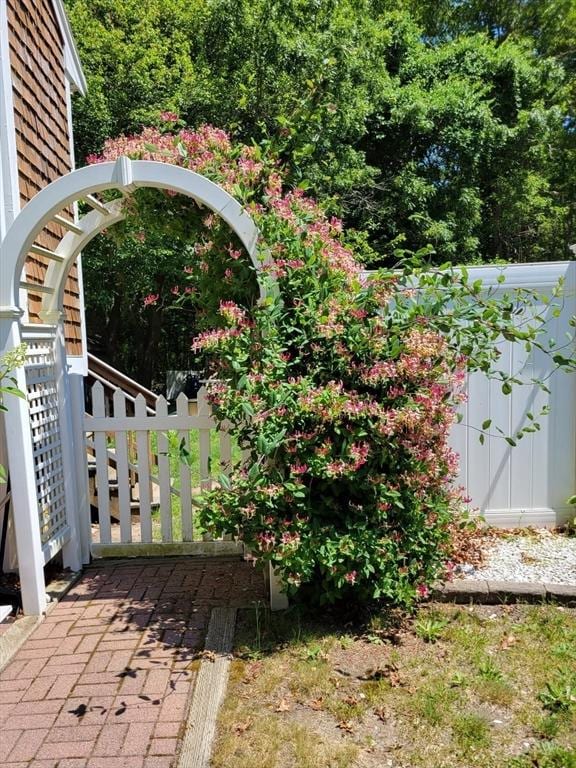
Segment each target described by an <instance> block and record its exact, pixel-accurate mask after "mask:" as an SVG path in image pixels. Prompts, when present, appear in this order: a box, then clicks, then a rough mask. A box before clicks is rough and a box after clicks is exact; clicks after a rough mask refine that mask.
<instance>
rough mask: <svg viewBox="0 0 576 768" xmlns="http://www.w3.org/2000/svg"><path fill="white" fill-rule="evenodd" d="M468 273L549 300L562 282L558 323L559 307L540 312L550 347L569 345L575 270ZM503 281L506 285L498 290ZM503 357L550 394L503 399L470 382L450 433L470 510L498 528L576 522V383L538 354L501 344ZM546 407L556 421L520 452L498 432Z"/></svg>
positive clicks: (563, 266)
mask: <svg viewBox="0 0 576 768" xmlns="http://www.w3.org/2000/svg"><path fill="white" fill-rule="evenodd" d="M470 273H471V279H482V281H483V282H484V285H485V286H486V287H488V286H495V287H497V289H498V291H499V292H504V291H506V290H508V289H510V288H513V287H525V288H531V289H534V290H536V291H537V292H538V293H540V294H544V295H545V296H547V297H551V294H552V291H553V288H554V286H555V285H556V284H557V282H558V280H559V278H564V280H565V284H564V296H563V299H562V307H561V312H560V314H559V316H555V307H554V304H553V303H551V304H547V303H545V302H542V303H541V304H540V306H539V307H538V309H540V310H541V311H542V312H544V313H545V314H546V318H547V323H546V330H547V334H546V337H547V339H554V340H555V341H556V344H557V346H558V348H560V347H561V346H563V345H566V343H567V336H566V334H569V333H570V332H571V331H573V330H574V329H573V328H571V327H570V325H569V323H570V318H571V317H572V316H574V315H576V263H575V262H557V263H544V264H518V265H513V266H508V267H506V268H504V270H502V269H501V268H492V267H481V268H475V269H471V270H470ZM502 273H503V274H504V275H505V278H506V280H505V283H503V284H502V285H499V284H498V283H497V278H498V276H499V275H500V274H502ZM557 304H558V302H556V306H557ZM500 350H501V353H502V356H501V360H500V363H499V366H500V367H501V368H503V369H505V370H507V371H508V372H510V373H515V374H518V375H519V377H520V378H522V379H528V380H530V379H531V378H540V379H545V380H546V384H547V386H548V388H549V389H550V393H549V394H547V393H546V392H543V391H542V390H541V389H539V388H538V387H537V386H536V385H529V386H523V387H515V388H514V389H513V391H512V393H511V394H510V395H504V394H503V393H502V389H501V384H499V383H498V382H497V381H489V380H488V379H487V378H486V377H485V376H484V375H483V374H473V375H471V376H470V377H469V380H468V403H467V404H466V406H465V407H464V408H463V410H462V414H463V420H462V423H461V424H457V425H455V426H454V428H453V431H452V446H453V448H454V449H455V450H456V451H457V452H458V453H459V454H460V478H459V482H460V484H461V485H463V486H464V488H465V489H466V491H467V494H468V496H470V497H471V499H472V500H471V503H470V507H471V508H472V509H478V510H479V511H480V512H481V513H482V514H483V515H484V516H485V517H486V519H487V520H488V521H489V522H490V523H491V524H493V525H500V526H518V525H548V526H550V525H557V524H559V523H561V522H563V521H565V520H566V519H567V518H568V517H569V515H570V514H572V515H574V514H576V510H575V509H574V507H570V506H569V505H567V503H566V501H567V499H568V498H569V497H570V496H572V495H573V494H574V493H576V375H574V374H566V373H562V372H555V373H552V370H553V367H554V366H553V363H552V361H551V359H550V357H548V356H547V355H545V354H543V353H542V352H539V351H537V350H536V351H534V352H532V353H530V354H528V353H527V352H526V351H525V349H524V348H523V346H522V345H521V344H511V343H509V342H505V341H503V342H502V343H501V345H500ZM562 352H563V354H564V355H566V356H570V355H574V352H575V350H574V348H573V346H570V347H568V348H564V349H563V350H562ZM545 405H547V406H549V407H550V414H549V415H548V416H544V417H542V418H541V419H540V430H539V431H536V432H534V433H533V434H528V435H526V436H525V437H523V439H522V440H520V441H519V442H518V444H517V446H516V447H511V446H509V445H508V444H507V443H506V441H505V440H504V439H503V437H502V436H501V435H499V434H498V433H497V432H496V430H495V428H494V427H495V426H500V427H501V428H502V429H503V430H504V431H505V432H506V433H507V434H509V435H514V434H515V433H517V432H518V430H519V429H521V428H522V427H523V426H525V425H526V424H529V423H530V421H529V417H528V416H527V414H528V413H531V414H534V415H536V414H538V413H539V412H540V410H541V408H542V406H545ZM488 419H491V420H492V426H491V427H490V430H489V436H487V437H486V440H485V443H484V445H481V444H480V442H479V439H478V438H479V435H480V430H481V427H482V423H483V422H484V421H486V420H488Z"/></svg>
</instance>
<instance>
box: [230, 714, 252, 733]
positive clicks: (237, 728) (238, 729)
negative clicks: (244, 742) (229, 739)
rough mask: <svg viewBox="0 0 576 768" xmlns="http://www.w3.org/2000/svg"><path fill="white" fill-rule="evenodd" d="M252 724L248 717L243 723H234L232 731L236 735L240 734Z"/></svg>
mask: <svg viewBox="0 0 576 768" xmlns="http://www.w3.org/2000/svg"><path fill="white" fill-rule="evenodd" d="M251 725H252V720H250V718H248V720H245V721H244V722H243V723H236V725H235V726H234V731H235V733H236V734H237V735H238V736H242V734H243V733H246V731H247V730H248V729H249V728H250V726H251Z"/></svg>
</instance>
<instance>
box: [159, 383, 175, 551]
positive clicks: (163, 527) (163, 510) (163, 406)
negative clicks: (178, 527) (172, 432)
mask: <svg viewBox="0 0 576 768" xmlns="http://www.w3.org/2000/svg"><path fill="white" fill-rule="evenodd" d="M156 414H157V415H158V416H159V417H160V418H161V417H163V416H168V402H167V401H166V398H165V397H162V396H160V397H159V398H158V400H157V401H156ZM156 434H157V436H158V480H159V482H160V532H161V535H162V541H172V494H171V492H170V486H171V484H170V443H169V440H168V434H167V432H164V431H160V430H159V431H158V432H157V433H156Z"/></svg>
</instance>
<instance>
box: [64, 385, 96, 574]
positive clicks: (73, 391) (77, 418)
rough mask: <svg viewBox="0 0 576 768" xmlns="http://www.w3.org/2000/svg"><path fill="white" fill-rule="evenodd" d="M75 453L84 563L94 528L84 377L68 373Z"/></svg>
mask: <svg viewBox="0 0 576 768" xmlns="http://www.w3.org/2000/svg"><path fill="white" fill-rule="evenodd" d="M68 383H69V387H70V404H71V411H72V431H73V444H74V455H75V456H76V491H77V503H78V510H77V511H78V516H77V520H78V534H79V537H80V553H81V557H82V563H83V564H86V563H89V562H90V544H91V543H92V529H91V525H90V492H89V490H88V487H89V483H88V453H87V450H86V434H85V432H84V408H85V406H84V378H83V377H82V376H78V375H77V374H73V375H70V374H69V375H68Z"/></svg>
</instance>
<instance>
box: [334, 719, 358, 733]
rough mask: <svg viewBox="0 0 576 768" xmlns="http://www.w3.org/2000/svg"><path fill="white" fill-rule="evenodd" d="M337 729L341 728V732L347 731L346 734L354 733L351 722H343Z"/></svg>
mask: <svg viewBox="0 0 576 768" xmlns="http://www.w3.org/2000/svg"><path fill="white" fill-rule="evenodd" d="M336 727H337V728H340V730H341V731H346V733H354V729H353V728H352V723H351V722H350V720H341V721H340V722H339V723H338V725H337V726H336Z"/></svg>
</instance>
